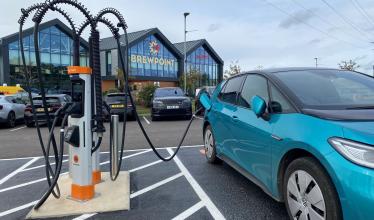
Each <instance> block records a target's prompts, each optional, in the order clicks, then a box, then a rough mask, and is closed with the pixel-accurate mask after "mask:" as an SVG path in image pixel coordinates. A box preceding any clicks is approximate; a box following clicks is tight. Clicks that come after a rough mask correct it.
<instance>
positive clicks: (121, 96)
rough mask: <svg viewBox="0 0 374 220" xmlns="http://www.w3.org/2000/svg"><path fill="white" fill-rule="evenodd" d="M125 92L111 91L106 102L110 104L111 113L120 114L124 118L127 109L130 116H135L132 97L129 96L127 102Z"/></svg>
mask: <svg viewBox="0 0 374 220" xmlns="http://www.w3.org/2000/svg"><path fill="white" fill-rule="evenodd" d="M125 97H126V94H125V93H109V94H108V95H107V96H106V98H105V102H106V104H107V105H108V106H109V109H110V114H111V115H119V117H120V118H123V113H124V112H125V110H126V113H127V117H128V118H134V108H133V106H132V104H131V102H130V98H129V97H127V104H126V103H125Z"/></svg>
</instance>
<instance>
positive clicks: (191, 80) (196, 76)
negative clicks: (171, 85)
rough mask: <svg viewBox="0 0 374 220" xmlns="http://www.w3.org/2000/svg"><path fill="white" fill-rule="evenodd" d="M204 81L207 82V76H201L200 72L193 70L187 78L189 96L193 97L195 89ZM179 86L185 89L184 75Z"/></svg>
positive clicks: (180, 78)
mask: <svg viewBox="0 0 374 220" xmlns="http://www.w3.org/2000/svg"><path fill="white" fill-rule="evenodd" d="M202 79H204V80H206V79H207V76H206V75H205V74H201V73H200V71H199V70H196V69H191V70H190V72H188V73H187V76H186V89H187V91H186V92H187V93H188V95H193V94H194V93H195V89H196V88H197V87H199V82H201V81H202ZM179 85H180V86H181V87H182V88H183V87H184V76H183V75H182V76H181V77H179Z"/></svg>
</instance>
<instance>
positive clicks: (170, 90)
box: [151, 87, 192, 120]
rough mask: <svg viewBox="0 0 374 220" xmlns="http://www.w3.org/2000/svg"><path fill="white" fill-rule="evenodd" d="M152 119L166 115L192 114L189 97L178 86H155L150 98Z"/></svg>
mask: <svg viewBox="0 0 374 220" xmlns="http://www.w3.org/2000/svg"><path fill="white" fill-rule="evenodd" d="M151 116H152V120H157V119H159V118H161V117H166V116H182V117H184V118H186V119H190V118H191V116H192V105H191V99H190V98H189V97H187V96H186V95H185V94H184V93H183V91H182V89H181V88H179V87H165V88H157V89H156V90H155V92H154V94H153V100H152V113H151Z"/></svg>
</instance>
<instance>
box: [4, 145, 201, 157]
mask: <svg viewBox="0 0 374 220" xmlns="http://www.w3.org/2000/svg"><path fill="white" fill-rule="evenodd" d="M203 146H204V145H202V144H199V145H185V146H182V147H181V148H195V147H203ZM167 148H172V149H174V148H177V147H167ZM156 149H157V150H161V149H166V147H157V148H156ZM144 150H149V148H139V149H131V150H124V151H123V152H137V151H144ZM100 153H101V154H108V153H109V152H108V151H103V152H100ZM63 156H64V157H67V156H69V155H67V154H64V155H63ZM37 157H38V158H43V156H37ZM49 157H54V156H49ZM32 158H35V157H16V158H6V159H0V161H12V160H26V159H32Z"/></svg>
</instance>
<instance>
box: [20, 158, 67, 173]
mask: <svg viewBox="0 0 374 220" xmlns="http://www.w3.org/2000/svg"><path fill="white" fill-rule="evenodd" d="M68 161H69V160H63V161H62V162H63V163H65V162H68ZM55 164H56V163H51V165H55ZM42 167H45V165H39V166H35V167H30V168H27V169H23V170H21V172H25V171H29V170H35V169H38V168H42Z"/></svg>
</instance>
